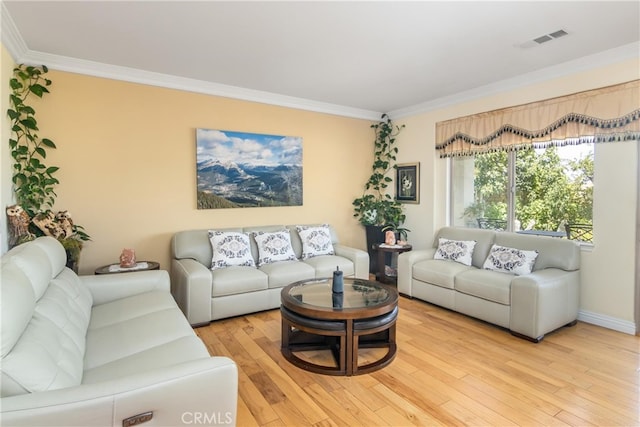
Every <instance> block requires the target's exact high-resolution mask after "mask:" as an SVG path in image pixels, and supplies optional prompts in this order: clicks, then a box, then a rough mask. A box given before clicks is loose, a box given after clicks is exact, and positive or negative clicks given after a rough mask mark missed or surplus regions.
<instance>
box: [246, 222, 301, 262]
mask: <svg viewBox="0 0 640 427" xmlns="http://www.w3.org/2000/svg"><path fill="white" fill-rule="evenodd" d="M253 237H254V239H255V241H256V244H257V245H258V266H262V265H265V264H270V263H272V262H277V261H293V260H296V259H297V258H296V254H294V253H293V248H292V247H291V235H290V234H289V230H280V231H274V232H266V231H257V232H255V233H253Z"/></svg>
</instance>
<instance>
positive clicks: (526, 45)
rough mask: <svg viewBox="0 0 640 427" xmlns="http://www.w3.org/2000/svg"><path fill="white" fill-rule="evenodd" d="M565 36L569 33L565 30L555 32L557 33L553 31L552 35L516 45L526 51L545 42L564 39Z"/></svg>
mask: <svg viewBox="0 0 640 427" xmlns="http://www.w3.org/2000/svg"><path fill="white" fill-rule="evenodd" d="M566 35H569V33H567V32H566V31H565V30H557V31H554V32H553V33H549V34H545V35H544V36H540V37H536V38H535V39H533V40H529V41H526V42H524V43H521V44H520V45H518V47H520V48H522V49H527V48H530V47H534V46H538V45H541V44H543V43H546V42H550V41H551V40H555V39H558V38H560V37H564V36H566Z"/></svg>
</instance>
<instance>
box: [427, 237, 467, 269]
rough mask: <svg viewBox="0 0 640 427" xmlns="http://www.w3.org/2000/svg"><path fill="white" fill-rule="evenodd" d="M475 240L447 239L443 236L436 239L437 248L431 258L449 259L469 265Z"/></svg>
mask: <svg viewBox="0 0 640 427" xmlns="http://www.w3.org/2000/svg"><path fill="white" fill-rule="evenodd" d="M475 246H476V242H475V240H449V239H445V238H443V237H441V238H439V239H438V249H437V250H436V253H435V254H434V256H433V259H449V260H451V261H455V262H459V263H460V264H464V265H471V257H472V256H473V248H474V247H475Z"/></svg>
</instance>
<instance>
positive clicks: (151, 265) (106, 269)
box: [94, 261, 160, 274]
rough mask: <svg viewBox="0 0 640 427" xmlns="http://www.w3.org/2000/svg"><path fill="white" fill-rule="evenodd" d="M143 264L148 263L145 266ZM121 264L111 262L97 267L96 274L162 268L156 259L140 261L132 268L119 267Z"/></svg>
mask: <svg viewBox="0 0 640 427" xmlns="http://www.w3.org/2000/svg"><path fill="white" fill-rule="evenodd" d="M143 264H146V266H144V265H143ZM119 267H120V264H119V263H115V264H109V265H103V266H102V267H98V268H96V271H95V272H94V273H95V274H117V273H130V272H137V271H149V270H160V263H157V262H155V261H138V262H137V263H136V267H131V268H119Z"/></svg>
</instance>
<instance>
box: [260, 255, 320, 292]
mask: <svg viewBox="0 0 640 427" xmlns="http://www.w3.org/2000/svg"><path fill="white" fill-rule="evenodd" d="M259 269H260V271H262V272H264V273H265V274H266V275H267V276H269V288H282V287H283V286H287V285H290V284H291V283H293V282H297V281H299V280H308V279H313V278H315V271H314V269H313V267H311V266H310V265H309V264H306V263H304V262H300V261H298V260H296V261H279V262H274V263H271V264H266V265H263V266H262V267H259Z"/></svg>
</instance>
